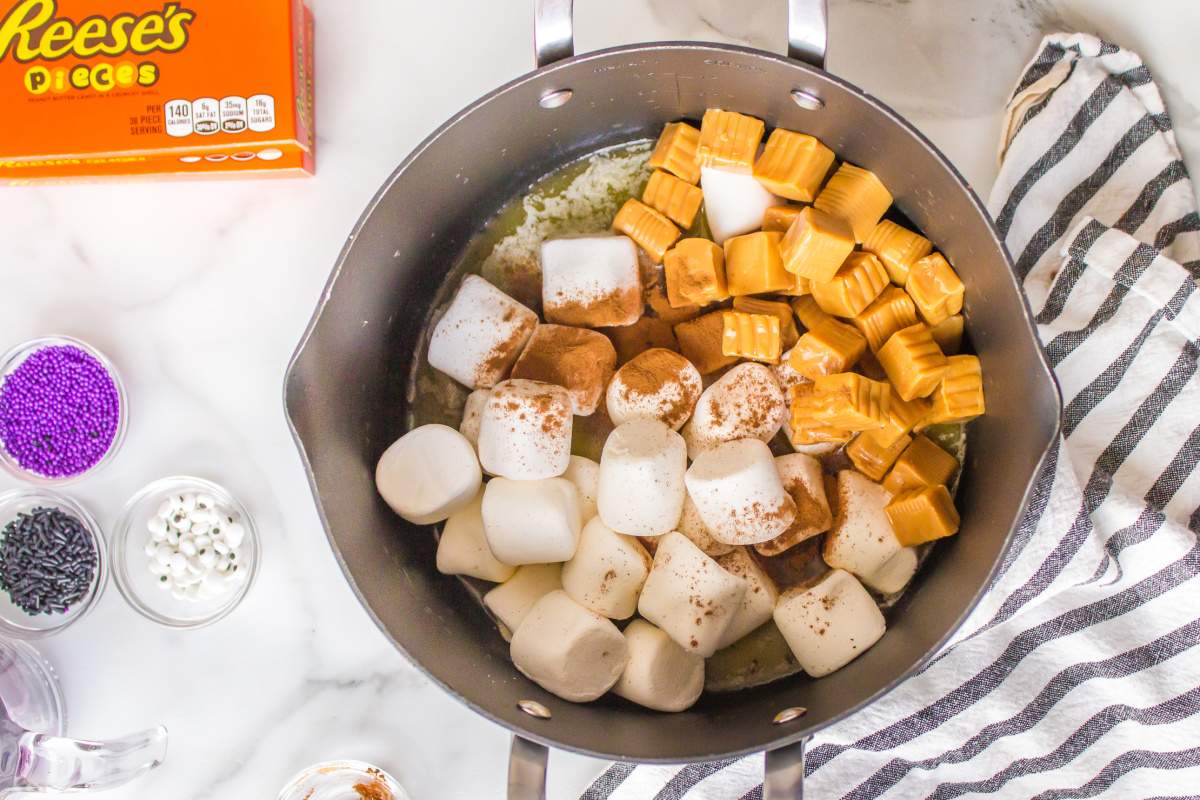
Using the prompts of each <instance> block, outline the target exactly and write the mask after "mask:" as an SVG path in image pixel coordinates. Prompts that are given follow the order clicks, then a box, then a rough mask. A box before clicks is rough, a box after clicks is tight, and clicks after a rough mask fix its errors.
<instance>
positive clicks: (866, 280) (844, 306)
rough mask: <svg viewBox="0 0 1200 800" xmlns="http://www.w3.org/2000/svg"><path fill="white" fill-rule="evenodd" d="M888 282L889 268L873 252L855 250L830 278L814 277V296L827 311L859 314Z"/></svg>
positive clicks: (854, 315)
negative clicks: (819, 278)
mask: <svg viewBox="0 0 1200 800" xmlns="http://www.w3.org/2000/svg"><path fill="white" fill-rule="evenodd" d="M887 285H888V276H887V270H885V269H884V268H883V264H881V263H879V259H878V258H876V257H875V256H873V255H871V254H870V253H867V252H864V251H861V250H860V251H858V252H854V253H851V254H850V255H849V256H848V257H847V258H846V260H845V261H844V262H843V263H842V265H841V267H839V268H838V270H837V272H836V273H835V274H834V276H833V277H832V278H831V279H829V280H827V281H818V280H815V279H814V280H813V285H812V296H813V299H814V300H816V301H817V305H819V306H820V307H821V310H822V311H824V312H825V313H826V314H833V315H834V316H836V317H856V316H858V315H859V314H861V313H862V312H863V311H865V310H866V308H867V306H869V305H871V303H872V302H874V300H875V298H876V297H878V296H879V294H880V292H882V291H883V289H884V287H885V286H887Z"/></svg>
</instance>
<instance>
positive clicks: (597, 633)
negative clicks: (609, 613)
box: [509, 591, 629, 703]
mask: <svg viewBox="0 0 1200 800" xmlns="http://www.w3.org/2000/svg"><path fill="white" fill-rule="evenodd" d="M509 653H510V655H511V656H512V661H513V664H514V665H516V667H517V669H519V670H521V672H522V673H524V675H525V676H526V677H527V678H529V679H530V680H531V681H533V682H534V683H536V684H537V685H538V686H541V687H542V688H543V689H545V690H546V691H548V692H551V693H553V694H556V695H558V696H559V697H561V698H562V699H564V700H570V701H571V702H573V703H586V702H588V701H590V700H595V699H596V698H598V697H600V696H601V695H602V694H604V693H605V692H607V691H608V690H609V689H611V688H612V686H613V684H614V683H616V682H617V679H618V678H619V677H621V672H622V671H623V670H624V669H625V665H626V663H628V661H629V648H628V647H627V646H626V644H625V637H624V636H622V635H621V631H619V630H617V626H616V625H613V624H612V622H611V621H610V620H608V619H606V618H605V617H602V616H600V615H599V614H597V613H596V612H594V611H589V610H587V609H586V608H584V607H583V606H581V605H579V604H578V603H576V602H575V601H574V600H572V599H571V598H570V597H568V596H567V593H566V592H563V591H555V592H550V594H548V595H546V596H545V597H543V598H542V599H541V600H538V601H537V603H535V604H534V606H533V608H531V609H530V610H529V613H528V614H526V615H525V619H524V620H522V622H521V625H520V627H518V628H517V630H516V632H515V633H513V638H512V645H511V647H510V650H509Z"/></svg>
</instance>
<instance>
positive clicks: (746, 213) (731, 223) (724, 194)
mask: <svg viewBox="0 0 1200 800" xmlns="http://www.w3.org/2000/svg"><path fill="white" fill-rule="evenodd" d="M700 188H701V189H703V190H704V216H705V218H707V220H708V229H709V230H710V231H712V235H713V241H714V242H716V243H717V244H724V243H725V240H726V239H728V238H730V237H733V236H741V235H742V234H743V233H750V232H751V231H756V230H759V229H760V228H761V227H762V219H763V212H765V211H766V210H767V209H768V208H770V207H771V206H778V205H783V204H784V203H786V202H787V201H786V200H783V199H780V198H778V197H776V196H775V195H773V194H771V193H770V192H768V191H767V190H766V189H764V188H763V185H762V184H761V183H759V182H758V179H757V178H755V177H754V176H753V175H751V174H750V173H748V172H747V173H742V172H731V171H729V170H724V169H718V168H716V167H701V168H700Z"/></svg>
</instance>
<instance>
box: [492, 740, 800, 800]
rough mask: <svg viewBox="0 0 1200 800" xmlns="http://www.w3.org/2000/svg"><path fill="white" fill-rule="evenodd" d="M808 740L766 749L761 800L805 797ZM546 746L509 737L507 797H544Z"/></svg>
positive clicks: (532, 799) (522, 799)
mask: <svg viewBox="0 0 1200 800" xmlns="http://www.w3.org/2000/svg"><path fill="white" fill-rule="evenodd" d="M807 743H808V740H807V739H801V740H800V741H798V742H796V743H795V744H789V745H785V746H784V747H780V748H778V749H776V750H768V751H767V752H766V753H765V754H764V756H763V759H764V765H763V766H764V770H763V771H764V775H763V794H762V796H763V800H804V746H805V745H806V744H807ZM549 757H550V751H549V750H547V749H546V747H545V745H540V744H538V743H537V742H531V741H529V740H528V739H523V738H521V737H520V736H513V737H512V750H510V751H509V756H508V800H546V767H547V763H548V761H549Z"/></svg>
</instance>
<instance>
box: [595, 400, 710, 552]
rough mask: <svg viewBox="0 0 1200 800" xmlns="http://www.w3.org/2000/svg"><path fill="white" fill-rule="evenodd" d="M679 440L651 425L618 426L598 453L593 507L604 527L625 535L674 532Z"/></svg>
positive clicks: (679, 490)
mask: <svg viewBox="0 0 1200 800" xmlns="http://www.w3.org/2000/svg"><path fill="white" fill-rule="evenodd" d="M686 469H687V448H686V446H685V445H684V443H683V437H681V436H680V435H679V434H678V433H676V432H675V431H673V430H671V429H670V428H668V427H667V426H666V425H664V424H663V423H661V422H658V421H656V420H648V419H642V420H634V421H633V422H626V423H625V424H624V425H618V426H617V427H616V429H615V430H614V431H613V432H612V433H610V434H609V435H608V440H607V441H605V443H604V451H603V452H602V453H601V454H600V483H599V487H598V489H597V502H596V505H597V508H598V510H599V513H600V518H601V519H602V520H604V524H605V525H607V526H608V527H610V528H612V529H613V530H614V531H617V532H618V533H624V534H627V535H629V536H657V535H659V534H662V533H667V532H668V531H671V530H674V528H675V525H676V523H678V522H679V515H680V514H681V513H682V512H683V495H684V488H683V474H684V471H685V470H686Z"/></svg>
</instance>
